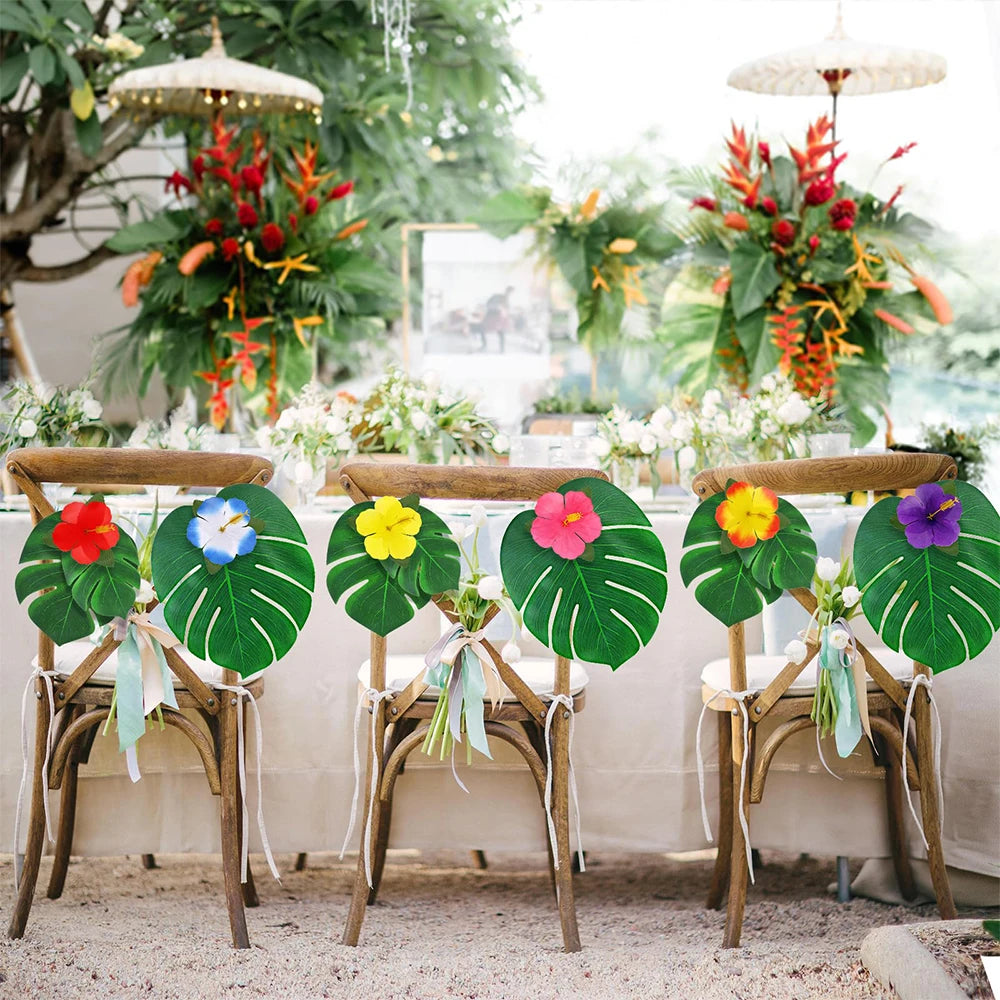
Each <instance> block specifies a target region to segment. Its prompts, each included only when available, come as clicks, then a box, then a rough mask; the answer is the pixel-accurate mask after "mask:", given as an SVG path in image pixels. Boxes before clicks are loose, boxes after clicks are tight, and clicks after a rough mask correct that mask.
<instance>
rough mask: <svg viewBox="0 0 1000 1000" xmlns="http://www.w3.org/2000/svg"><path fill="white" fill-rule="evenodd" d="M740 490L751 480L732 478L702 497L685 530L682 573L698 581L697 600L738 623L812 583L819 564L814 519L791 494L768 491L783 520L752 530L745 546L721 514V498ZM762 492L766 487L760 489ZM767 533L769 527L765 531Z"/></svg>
mask: <svg viewBox="0 0 1000 1000" xmlns="http://www.w3.org/2000/svg"><path fill="white" fill-rule="evenodd" d="M734 490H735V491H740V490H753V487H751V486H750V484H748V483H730V484H729V486H728V487H727V489H726V492H724V493H716V494H715V495H714V496H711V497H708V498H707V499H706V500H704V501H702V503H700V504H699V505H698V507H697V509H696V510H695V512H694V513H693V514H692V515H691V520H690V521H689V522H688V527H687V531H686V532H685V533H684V549H685V551H684V555H683V556H682V557H681V579H682V580H683V581H684V586H685V587H690V586H691V585H692V584H694V583H695V581H698V583H697V586H696V588H695V592H694V596H695V600H697V601H698V603H699V604H700V605H701V606H702V607H703V608H705V610H706V611H708V612H709V613H710V614H711V615H713V616H714V617H715V618H718V620H719V621H721V622H722V623H723V624H724V625H727V626H728V625H735V624H736V623H737V622H742V621H746V620H747V619H748V618H753V617H754V615H757V614H760V612H761V611H762V610H763V608H764V605H765V604H771V603H773V602H774V601H776V600H777V599H778V598H779V597H780V596H781V594H782V592H783V591H784V590H787V589H791V588H794V587H808V586H809V585H810V583H811V582H812V574H813V569H814V567H815V565H816V543H815V541H814V540H813V538H812V536H811V534H810V533H809V523H808V521H806V519H805V517H803V515H802V514H801V512H800V511H799V510H798V509H797V508H796V507H794V506H793V505H792V504H790V503H789V502H788V501H787V500H785V499H783V498H780V497H775V496H774V494H773V493H770V491H764V493H765V497H766V499H765V500H764V503H765V506H766V508H767V510H768V511H769V513H770V517H771V518H772V519H776V521H777V526H776V527H775V525H774V524H773V523H772V525H771V527H772V528H774V529H775V530H774V531H773V532H772V533H771V534H770V536H769V537H757V536H755V535H753V534H752V533H751V534H750V536H749V537H748V538H747V539H746V542H749V544H744V545H743V546H742V547H741V546H740V545H737V544H735V543H734V541H733V540H732V539H733V537H734V536H737V531H736V530H734V531H732V532H727V531H726V530H724V529H723V528H722V527H721V526H720V524H719V521H718V519H717V515H718V510H719V507H720V505H721V504H723V503H727V502H729V501H730V497H731V495H732V494H733V492H734ZM754 492H757V493H759V492H760V491H759V490H758V491H754ZM765 534H766V532H765Z"/></svg>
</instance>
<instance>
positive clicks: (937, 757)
mask: <svg viewBox="0 0 1000 1000" xmlns="http://www.w3.org/2000/svg"><path fill="white" fill-rule="evenodd" d="M918 687H925V688H927V700H928V701H929V702H930V703H931V708H933V709H934V722H935V728H936V730H937V733H936V736H935V734H934V733H931V742H932V743H933V744H934V774H935V776H936V777H937V796H938V823H940V824H941V827H942V829H943V828H944V780H943V779H942V777H941V716H940V714H939V713H938V707H937V702H936V701H935V700H934V695H933V694H931V687H932V682H931V679H930V677H928V676H927V675H926V674H914V677H913V683H912V684H911V685H910V693H909V694H908V695H907V696H906V711H905V712H904V713H903V753H902V762H901V764H902V769H903V791H905V792H906V804H907V805H908V806H909V807H910V815H911V816H913V821H914V823H916V824H917V829H918V830H919V831H920V839H921V840H922V841H923V842H924V848H925V849H926V850H928V851H929V850H930V844H928V843H927V836H926V834H925V833H924V824H923V823H922V822H921V821H920V819H919V818H918V817H917V810H916V809H914V807H913V796H912V795H911V794H910V782H909V781H908V780H907V777H906V736H907V733H908V732H909V729H910V716H911V715H912V713H913V696H914V695H915V694H916V693H917V688H918ZM925 777H926V775H923V774H922V775H920V786H921V787H920V794H921V795H926V794H927V793H928V791H929V789H927V788H925V787H924V779H925Z"/></svg>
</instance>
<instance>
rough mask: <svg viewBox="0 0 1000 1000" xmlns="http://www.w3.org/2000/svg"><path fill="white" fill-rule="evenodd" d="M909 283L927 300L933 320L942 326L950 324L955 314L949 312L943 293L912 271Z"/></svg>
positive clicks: (949, 308)
mask: <svg viewBox="0 0 1000 1000" xmlns="http://www.w3.org/2000/svg"><path fill="white" fill-rule="evenodd" d="M910 281H912V282H913V284H914V285H916V287H917V291H918V292H920V294H921V295H923V297H924V298H925V299H927V304H928V305H929V306H930V307H931V309H933V310H934V318H935V319H936V320H937V321H938V322H939V323H940V324H941V325H942V326H945V325H946V324H948V323H950V322H951V321H952V320H953V319H954V318H955V314H954V313H953V312H952V310H951V304H950V303H949V302H948V300H947V299H946V298H945V297H944V292H942V291H941V289H940V288H938V286H937V285H935V284H934V282H933V281H931V280H930V279H929V278H925V277H924V276H923V275H920V274H917V273H916V272H914V271H910Z"/></svg>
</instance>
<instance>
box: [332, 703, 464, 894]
mask: <svg viewBox="0 0 1000 1000" xmlns="http://www.w3.org/2000/svg"><path fill="white" fill-rule="evenodd" d="M395 695H396V692H395V691H390V690H388V689H386V690H385V691H376V690H375V688H371V687H370V688H366V689H365V690H364V691H362V692H361V696H360V697H359V698H358V707H357V711H355V713H354V797H353V799H352V800H351V818H350V821H349V822H348V824H347V835H346V836H345V837H344V844H343V846H342V847H341V848H340V860H341V861H343V860H344V852H345V851H346V850H347V845H348V843H349V842H350V840H351V834H352V833H354V824H355V823H356V822H357V819H358V798H359V796H360V794H361V756H360V754H359V753H358V730H359V729H360V728H361V713H362V711H363V710H364V707H365V700H366V699H367V701H368V703H369V706H370V708H371V715H372V727H371V728H372V783H371V798H370V800H369V804H368V816H367V817H366V818H365V832H364V836H363V837H362V844H361V850H362V851H364V854H365V876H366V877H367V879H368V888H369V889H372V888H374V886H373V885H372V858H371V842H372V813H373V812H374V811H375V810H374V808H373V807H374V804H375V796H376V795H377V794H378V777H379V775H378V761H379V755H378V744H377V743H376V741H375V731H376V728H377V727H376V725H375V722H376V717H375V713H376V712H377V711H378V710H379V705H381V704H382V702H383V701H385V700H386V699H389V700H391V699H392V698H393V697H395ZM459 784H461V782H459Z"/></svg>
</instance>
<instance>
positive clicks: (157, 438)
mask: <svg viewBox="0 0 1000 1000" xmlns="http://www.w3.org/2000/svg"><path fill="white" fill-rule="evenodd" d="M215 436H216V430H215V428H214V427H213V426H212V425H211V424H199V423H194V422H192V421H191V420H190V419H189V418H188V413H187V410H186V408H185V407H184V406H178V407H177V408H176V409H174V410H171V412H170V413H169V414H168V416H167V418H166V420H149V419H143V420H140V421H139V422H138V423H137V424H136V425H135V428H134V429H133V431H132V433H131V434H130V435H129V436H128V440H127V441H126V442H125V447H127V448H169V449H171V450H173V451H211V450H212V447H213V440H214V438H215Z"/></svg>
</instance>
